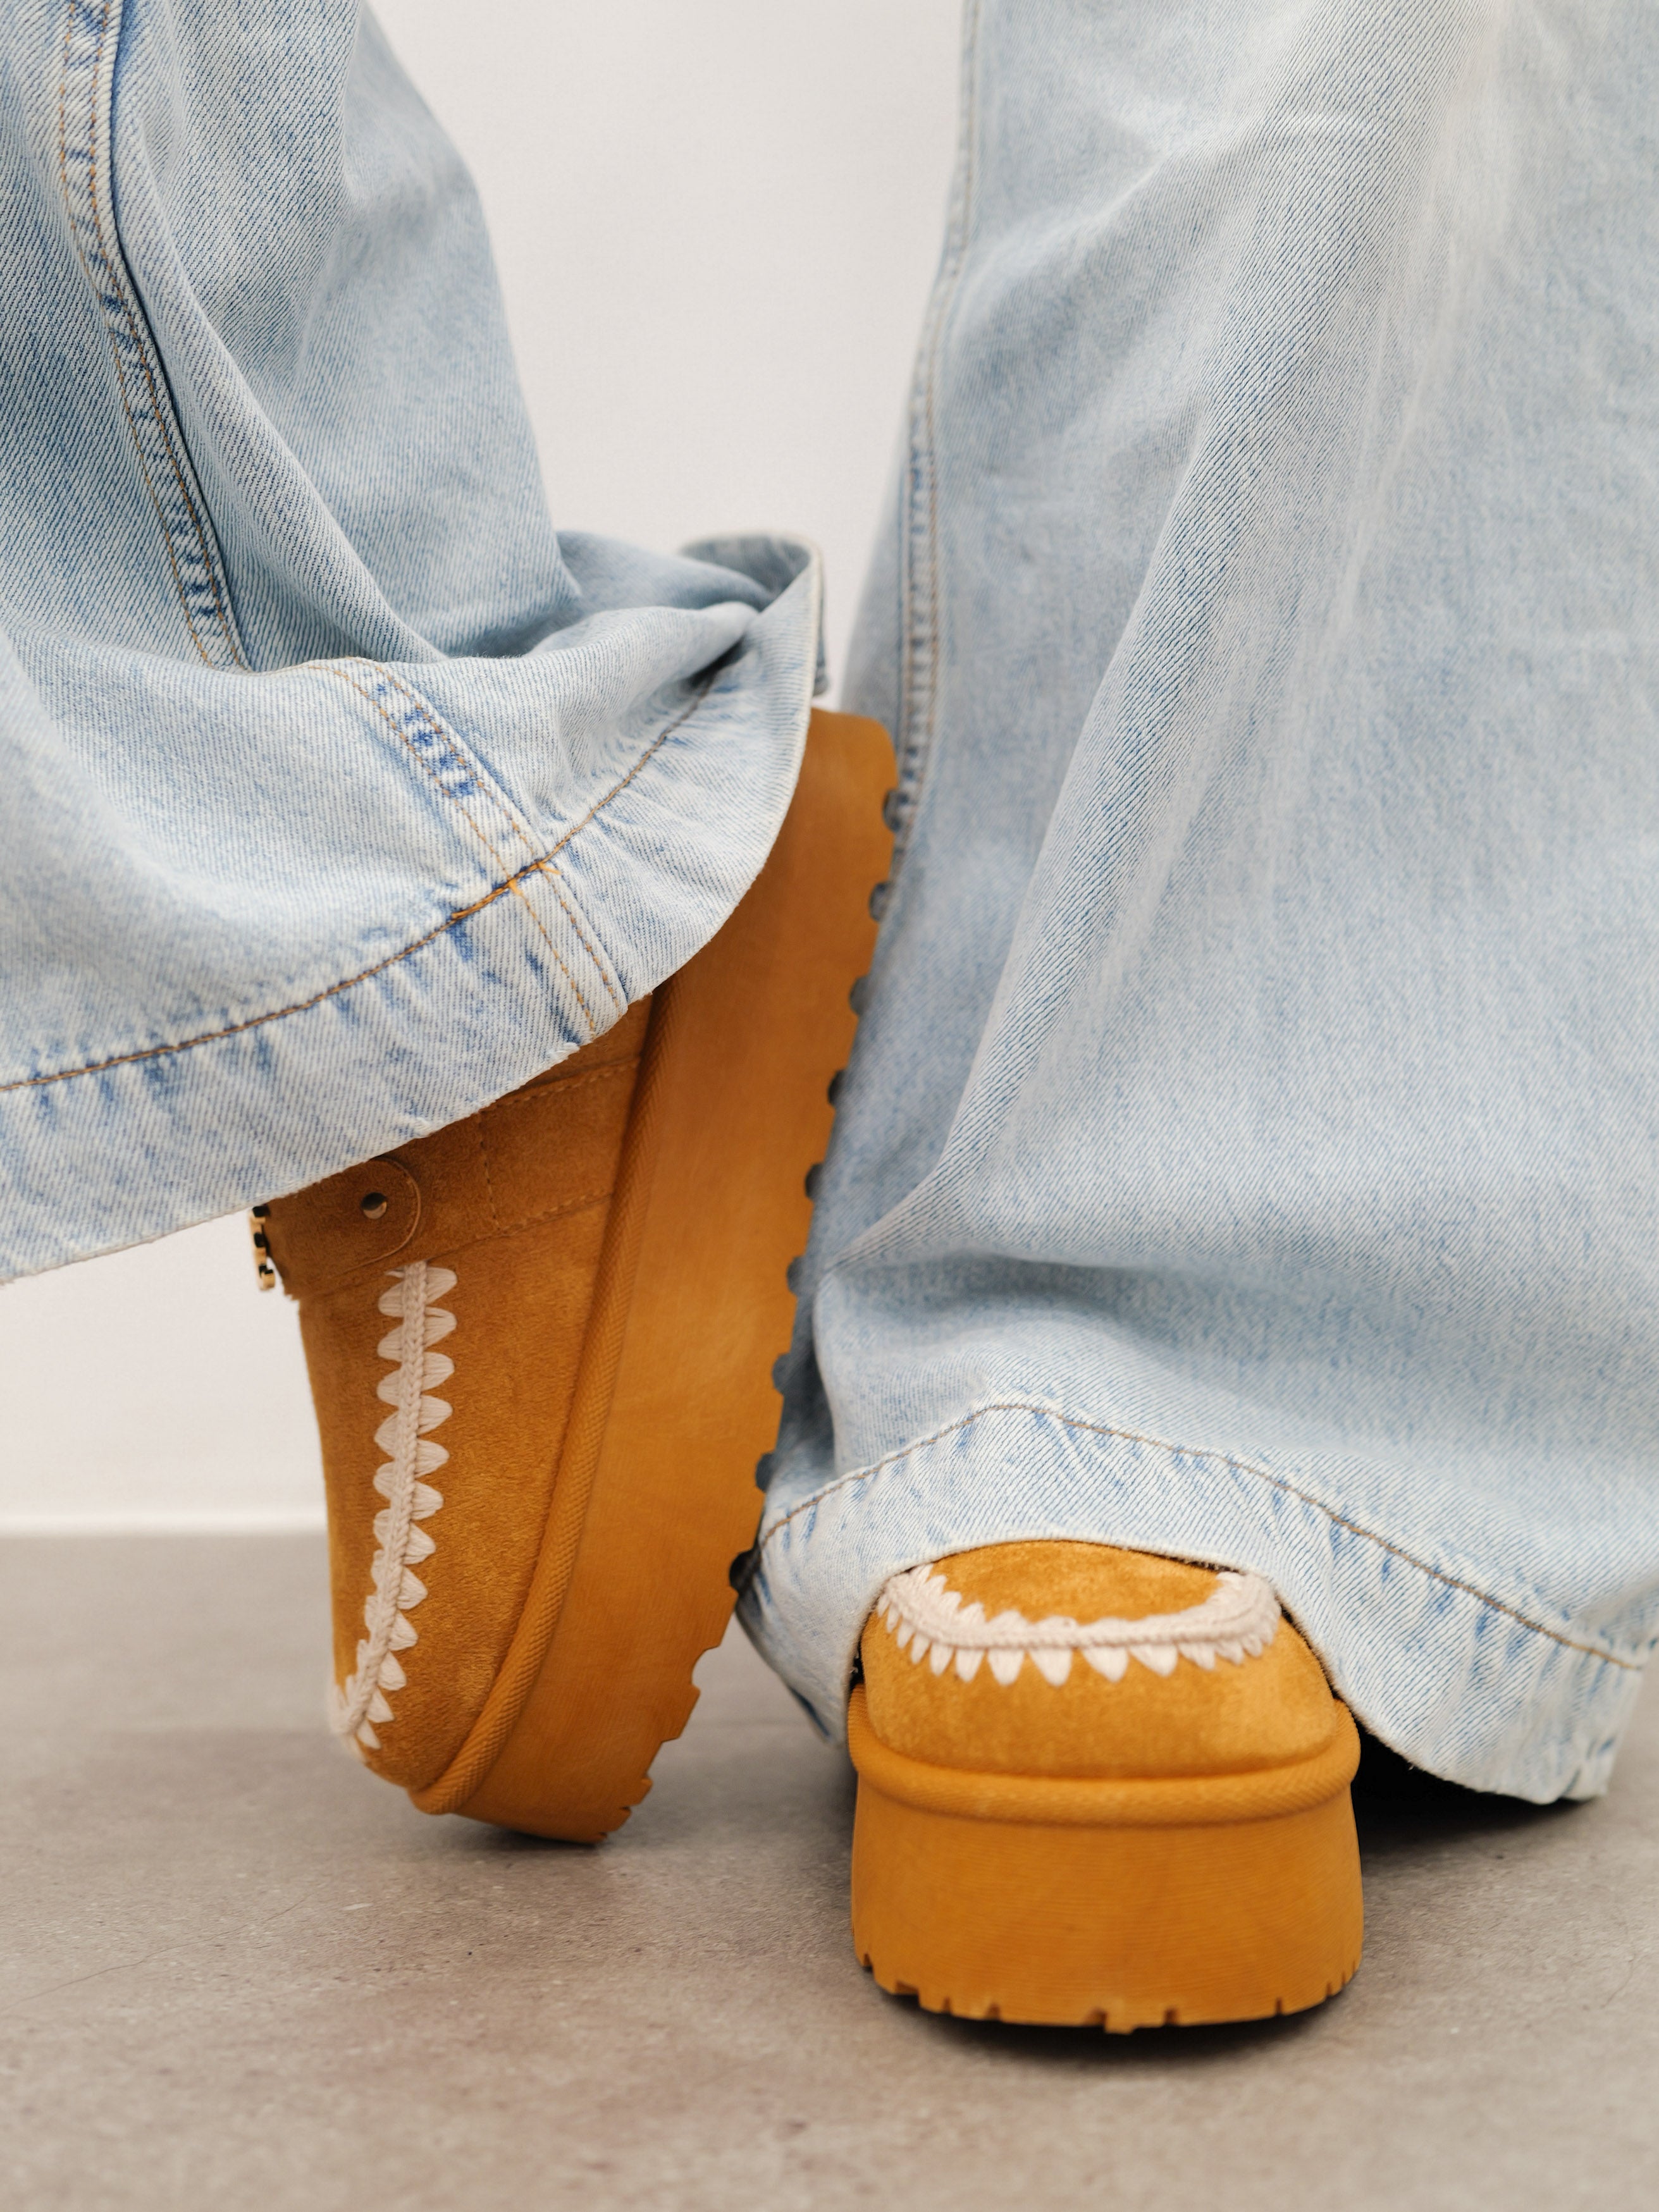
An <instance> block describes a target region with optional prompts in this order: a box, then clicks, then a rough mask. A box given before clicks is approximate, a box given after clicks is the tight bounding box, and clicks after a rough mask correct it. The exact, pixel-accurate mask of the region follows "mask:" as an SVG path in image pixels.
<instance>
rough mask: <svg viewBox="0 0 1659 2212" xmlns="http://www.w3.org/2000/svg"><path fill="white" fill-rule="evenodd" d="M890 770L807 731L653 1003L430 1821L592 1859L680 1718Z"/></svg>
mask: <svg viewBox="0 0 1659 2212" xmlns="http://www.w3.org/2000/svg"><path fill="white" fill-rule="evenodd" d="M892 771H893V760H892V751H891V748H890V745H889V744H888V740H887V736H886V733H885V732H884V731H883V730H882V729H881V728H880V727H879V726H878V725H877V724H876V723H873V722H866V721H862V720H857V719H855V718H854V717H851V716H848V715H841V714H815V715H814V716H813V718H812V729H811V733H810V735H809V738H808V741H807V747H806V754H805V761H804V763H803V765H802V769H801V776H800V782H799V787H798V788H797V791H796V795H795V799H794V801H793V805H791V808H790V811H789V814H788V817H787V819H786V821H785V823H784V826H783V828H782V829H781V832H780V834H779V837H778V841H777V843H776V845H775V848H774V849H773V851H772V854H771V855H770V857H769V860H768V861H767V863H766V866H765V867H764V868H763V870H762V872H761V874H760V875H759V877H758V878H757V879H756V882H755V884H754V885H753V886H752V888H751V889H750V891H749V892H748V893H747V895H746V896H745V897H744V900H743V901H742V902H741V904H740V905H739V906H738V908H737V909H736V911H735V912H734V913H733V915H732V917H731V919H730V920H729V921H727V922H726V926H725V927H724V928H722V929H721V930H720V933H719V934H718V935H717V936H716V937H714V939H712V940H711V941H710V943H709V944H708V945H707V946H705V948H704V949H703V951H702V952H700V953H699V954H698V955H697V956H696V958H695V959H693V960H691V961H690V962H689V963H687V965H686V966H685V967H684V968H683V969H680V970H679V972H678V974H677V975H673V976H672V977H671V978H670V979H669V981H667V982H666V983H665V984H663V985H662V986H661V987H660V988H659V990H658V991H657V993H656V994H655V996H654V999H653V1006H652V1012H651V1020H650V1026H649V1029H648V1030H647V1037H646V1042H645V1048H644V1054H643V1059H642V1061H641V1070H640V1076H639V1081H638V1085H637V1087H636V1090H635V1097H634V1103H633V1107H632V1109H631V1113H630V1117H629V1126H628V1132H627V1135H626V1138H625V1139H624V1145H623V1158H622V1162H621V1166H620V1170H619V1175H618V1180H617V1191H616V1196H615V1199H614V1200H613V1202H612V1206H611V1216H610V1220H609V1223H608V1225H607V1230H606V1237H605V1250H604V1254H603V1256H602V1258H601V1261H600V1268H599V1283H598V1287H597V1290H596V1293H595V1297H594V1302H593V1307H592V1314H591V1316H590V1319H589V1322H588V1327H587V1331H586V1339H585V1341H584V1345H583V1350H582V1355H581V1364H580V1370H579V1373H578V1377H577V1383H576V1392H575V1398H574V1405H573V1407H572V1412H571V1417H570V1422H569V1426H568V1431H567V1435H566V1438H565V1442H564V1445H563V1448H562V1452H561V1455H560V1461H559V1467H558V1470H557V1474H556V1480H555V1483H554V1488H553V1497H552V1504H551V1507H550V1513H549V1517H548V1522H547V1526H546V1529H545V1531H544V1536H543V1540H542V1544H541V1548H540V1552H539V1554H538V1560H537V1565H536V1568H535V1571H534V1575H533V1577H532V1583H531V1586H530V1590H529V1594H528V1597H527V1599H526V1605H525V1609H524V1612H523V1613H522V1615H521V1616H520V1621H519V1625H518V1627H517V1630H516V1631H515V1633H514V1636H513V1642H512V1644H511V1646H510V1648H509V1650H508V1652H507V1659H506V1662H505V1663H504V1664H503V1666H502V1668H501V1673H500V1674H499V1675H498V1676H497V1679H496V1680H495V1685H494V1686H493V1688H492V1690H491V1692H490V1694H489V1699H488V1700H487V1701H486V1703H485V1705H484V1708H483V1711H482V1713H481V1715H480V1717H479V1719H478V1721H477V1723H476V1725H475V1726H474V1728H473V1729H472V1730H471V1734H470V1735H469V1737H468V1739H467V1741H466V1742H465V1745H464V1746H463V1747H462V1749H461V1751H460V1752H459V1754H458V1755H457V1757H456V1758H455V1759H453V1761H452V1763H451V1765H450V1766H449V1767H448V1769H447V1771H446V1772H445V1773H444V1774H442V1775H441V1776H440V1777H439V1778H438V1779H437V1780H436V1781H435V1783H433V1784H430V1785H429V1786H428V1788H425V1789H422V1790H416V1791H411V1792H410V1795H411V1796H413V1798H414V1801H415V1802H416V1804H417V1805H418V1806H420V1807H421V1808H422V1810H424V1811H427V1812H432V1813H448V1812H459V1813H463V1814H467V1815H469V1816H470V1817H471V1818H472V1819H474V1820H489V1821H493V1822H495V1823H497V1824H499V1825H501V1826H506V1827H511V1828H519V1829H523V1830H525V1831H526V1832H529V1833H532V1834H534V1835H541V1836H550V1837H557V1838H567V1839H569V1840H572V1841H580V1842H591V1841H595V1840H597V1839H598V1838H599V1837H601V1836H603V1835H605V1834H606V1833H608V1832H610V1831H611V1829H613V1828H615V1827H617V1826H618V1825H619V1824H620V1823H621V1822H622V1821H623V1820H626V1818H627V1817H628V1813H629V1808H631V1807H632V1806H634V1805H635V1804H637V1803H638V1802H639V1800H640V1799H641V1797H642V1796H644V1795H645V1793H646V1791H647V1790H648V1788H649V1787H650V1782H649V1769H650V1765H651V1762H652V1760H653V1759H654V1758H655V1756H656V1754H657V1752H658V1750H659V1748H660V1747H661V1745H662V1744H663V1743H664V1742H665V1741H666V1740H667V1739H668V1738H670V1737H671V1736H675V1735H678V1734H679V1732H680V1730H681V1729H683V1728H684V1725H685V1723H686V1721H687V1719H688V1717H690V1712H691V1709H692V1707H693V1705H695V1703H696V1689H695V1687H694V1686H693V1684H692V1680H691V1674H692V1669H693V1668H694V1667H695V1666H696V1662H697V1659H698V1657H699V1656H700V1655H701V1654H702V1652H704V1651H706V1650H708V1649H709V1648H710V1647H711V1646H712V1645H713V1644H718V1643H719V1641H720V1638H721V1636H722V1634H723V1633H724V1632H725V1628H726V1622H727V1620H728V1619H729V1618H730V1615H731V1611H732V1588H731V1583H730V1581H729V1578H728V1571H729V1568H730V1565H731V1562H732V1559H733V1558H734V1556H735V1555H736V1554H737V1553H739V1552H741V1551H743V1550H744V1548H745V1547H747V1546H748V1545H749V1544H750V1542H751V1541H752V1540H753V1536H754V1532H755V1528H756V1525H757V1521H758V1518H759V1512H760V1494H759V1492H758V1491H757V1488H756V1485H755V1467H756V1462H757V1460H759V1458H760V1457H761V1456H762V1455H763V1453H764V1452H766V1451H767V1450H769V1449H770V1447H771V1445H772V1443H773V1442H774V1441H775V1437H776V1433H777V1422H778V1410H779V1401H778V1396H777V1393H776V1391H775V1389H774V1387H773V1383H772V1366H773V1363H774V1361H775V1358H777V1356H778V1354H779V1353H780V1352H782V1351H783V1350H785V1349H786V1347H787V1344H788V1341H789V1335H790V1329H791V1325H792V1322H793V1311H794V1298H793V1292H792V1291H790V1289H789V1286H788V1284H787V1280H786V1271H787V1267H788V1266H789V1263H790V1261H792V1260H793V1258H794V1257H795V1256H796V1255H797V1254H799V1252H800V1251H801V1249H802V1248H803V1247H804V1245H805V1242H806V1232H807V1228H808V1225H809V1222H810V1219H811V1200H810V1199H809V1197H808V1196H807V1194H806V1188H805V1179H806V1176H807V1172H808V1170H810V1169H811V1167H812V1165H813V1164H815V1163H816V1162H817V1161H818V1160H819V1159H821V1158H823V1152H824V1149H825V1146H826V1145H827V1143H828V1141H829V1130H830V1125H831V1122H832V1121H833V1119H834V1109H833V1107H832V1106H831V1104H830V1103H829V1085H830V1081H831V1079H832V1078H833V1077H834V1075H835V1074H836V1071H837V1070H838V1069H839V1068H841V1067H842V1066H844V1065H845V1063H846V1060H847V1055H848V1050H849V1049H850V1048H851V1045H852V1041H853V1035H854V1030H855V1028H856V1026H857V1024H856V1018H855V1016H854V1013H853V1011H852V1008H851V1006H850V1004H849V1002H848V994H849V991H850V989H851V987H852V985H853V984H854V981H856V980H857V978H858V977H859V976H860V975H862V974H863V973H864V972H865V970H866V969H867V968H868V966H869V963H870V957H871V955H872V951H873V949H874V941H875V925H874V923H873V922H872V920H871V918H870V911H869V900H870V893H871V890H872V887H873V886H874V885H875V884H877V883H878V881H879V880H880V879H881V878H882V877H883V876H884V874H885V872H886V869H887V864H888V858H889V854H890V843H891V841H890V837H889V836H888V833H887V832H886V830H885V829H884V828H883V826H882V820H881V806H882V799H883V796H884V793H885V791H886V789H887V787H888V786H889V784H890V782H891V780H892Z"/></svg>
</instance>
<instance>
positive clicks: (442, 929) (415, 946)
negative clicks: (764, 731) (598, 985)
mask: <svg viewBox="0 0 1659 2212" xmlns="http://www.w3.org/2000/svg"><path fill="white" fill-rule="evenodd" d="M707 697H708V691H707V690H706V689H705V690H702V691H700V692H699V693H698V695H697V696H696V698H695V699H694V700H693V701H692V702H691V703H690V706H689V707H686V708H683V709H682V710H681V712H680V713H679V714H677V715H676V716H675V717H674V719H673V720H672V721H671V722H667V723H665V725H664V726H663V727H662V728H661V729H660V730H659V732H657V735H656V736H655V737H654V738H653V739H652V741H651V743H650V744H648V745H647V747H646V750H644V751H643V752H642V753H641V755H640V757H639V758H638V759H637V760H636V761H635V763H634V765H633V767H632V768H630V769H629V771H628V773H627V775H624V776H622V777H621V778H619V779H618V781H617V782H616V783H614V784H613V785H612V786H611V789H610V790H609V791H608V792H606V793H605V796H604V798H603V799H596V800H595V801H594V803H593V805H592V806H590V807H589V808H588V810H587V811H586V814H584V815H583V817H582V818H581V820H580V822H578V823H576V825H575V827H574V829H570V830H568V831H567V832H566V834H565V835H564V836H562V838H561V839H560V840H559V842H558V843H557V844H556V845H555V846H554V848H553V852H552V853H546V854H543V855H542V857H541V858H540V859H539V860H532V861H530V862H528V863H527V865H526V866H524V867H522V868H520V869H519V871H518V872H517V873H516V874H515V875H513V876H512V877H510V878H508V879H507V882H506V883H501V884H496V885H495V887H494V889H493V890H488V891H486V892H485V893H484V896H483V897H482V898H480V899H474V900H473V902H472V903H471V905H470V906H464V907H458V908H456V910H455V912H454V913H453V914H452V915H447V916H446V917H445V919H444V920H443V921H441V922H439V923H438V924H437V926H436V927H435V928H432V929H428V931H427V932H426V933H424V935H422V936H420V937H417V938H416V939H415V940H414V942H413V943H412V944H410V945H404V946H403V947H402V948H401V950H400V951H396V952H388V953H387V955H386V958H385V959H384V960H377V961H375V962H374V964H373V965H372V966H371V967H368V968H363V969H359V971H358V972H357V974H356V975H345V976H342V977H341V979H340V981H338V982H337V983H330V984H328V985H327V986H325V988H324V989H322V990H320V991H314V992H313V994H312V995H311V996H310V998H308V999H299V1000H295V1003H294V1004H293V1005H292V1006H274V1007H272V1008H271V1010H270V1012H269V1013H264V1014H250V1015H249V1016H248V1018H247V1019H246V1021H240V1022H229V1023H228V1024H226V1025H225V1027H224V1028H222V1029H217V1030H204V1032H203V1034H202V1035H201V1036H193V1037H181V1038H179V1042H177V1043H176V1044H153V1045H145V1046H144V1047H143V1048H142V1049H140V1050H139V1051H137V1052H121V1053H116V1054H113V1055H112V1057H111V1058H110V1059H108V1060H90V1061H88V1064H87V1065H86V1066H84V1067H60V1068H56V1069H54V1070H53V1071H52V1073H51V1074H49V1075H25V1076H20V1077H18V1078H17V1079H15V1080H14V1081H12V1082H10V1083H0V1097H4V1096H5V1095H6V1094H7V1093H8V1092H9V1091H40V1090H44V1089H45V1088H46V1086H47V1085H49V1084H53V1083H70V1082H73V1081H74V1079H76V1077H77V1076H81V1075H106V1074H107V1073H109V1071H110V1070H111V1069H112V1068H115V1067H130V1066H133V1065H134V1064H135V1063H136V1062H138V1061H141V1060H162V1059H165V1058H166V1057H167V1055H168V1054H172V1053H176V1052H194V1051H196V1050H197V1048H198V1047H199V1046H202V1045H204V1044H218V1043H221V1042H222V1041H223V1040H224V1039H225V1038H226V1037H233V1036H243V1035H245V1034H246V1031H247V1030H257V1029H263V1028H264V1026H265V1024H267V1023H268V1022H280V1021H285V1020H286V1019H287V1018H288V1017H289V1015H290V1014H304V1013H309V1012H310V1011H311V1009H312V1008H313V1006H322V1005H323V1004H325V1001H326V1000H330V999H337V998H338V997H339V995H340V994H341V993H342V992H343V991H350V990H354V989H355V988H356V986H357V985H358V984H359V983H367V982H369V981H372V980H373V979H374V977H375V976H376V975H384V974H385V972H386V969H388V968H395V967H396V966H397V964H398V962H399V961H400V960H407V959H409V958H410V957H411V956H412V955H413V954H415V953H416V952H420V951H424V950H425V948H426V947H427V946H428V945H432V944H435V943H436V941H437V939H439V938H441V937H442V936H443V935H445V933H447V931H449V930H452V929H453V928H455V927H457V926H458V925H459V923H461V922H463V921H471V918H472V916H473V915H475V914H482V913H483V910H484V908H486V907H489V906H493V905H494V904H495V902H496V900H497V899H500V898H504V897H506V896H507V894H508V893H509V892H515V891H516V889H517V886H518V885H519V884H520V883H522V882H523V880H524V878H526V876H534V875H540V874H544V873H546V872H548V864H549V862H550V860H551V859H552V857H553V853H562V851H563V850H564V848H565V847H566V846H567V845H568V844H569V843H570V842H571V840H572V839H573V838H574V837H575V836H577V835H578V833H579V832H580V831H581V830H583V829H586V827H587V825H588V823H590V822H592V821H593V820H595V819H596V818H597V817H598V816H599V815H600V814H602V813H603V812H604V811H605V808H606V807H607V806H609V805H610V804H611V800H612V799H617V798H618V797H620V795H621V794H622V793H623V792H624V791H626V790H627V788H628V787H629V784H631V783H632V782H633V781H634V779H635V776H636V775H638V774H639V772H640V770H641V769H642V768H644V767H645V766H646V764H647V762H649V761H650V760H651V759H653V757H654V756H655V755H656V754H657V753H659V751H660V750H662V747H663V746H664V745H665V744H666V743H667V741H668V739H669V738H670V737H671V736H672V735H673V733H674V732H675V731H676V730H678V729H679V728H681V727H682V726H684V724H685V723H686V722H687V721H689V720H690V718H691V716H692V715H693V714H695V713H696V710H697V708H699V707H700V706H701V705H702V702H703V701H704V700H705V699H706V698H707Z"/></svg>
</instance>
